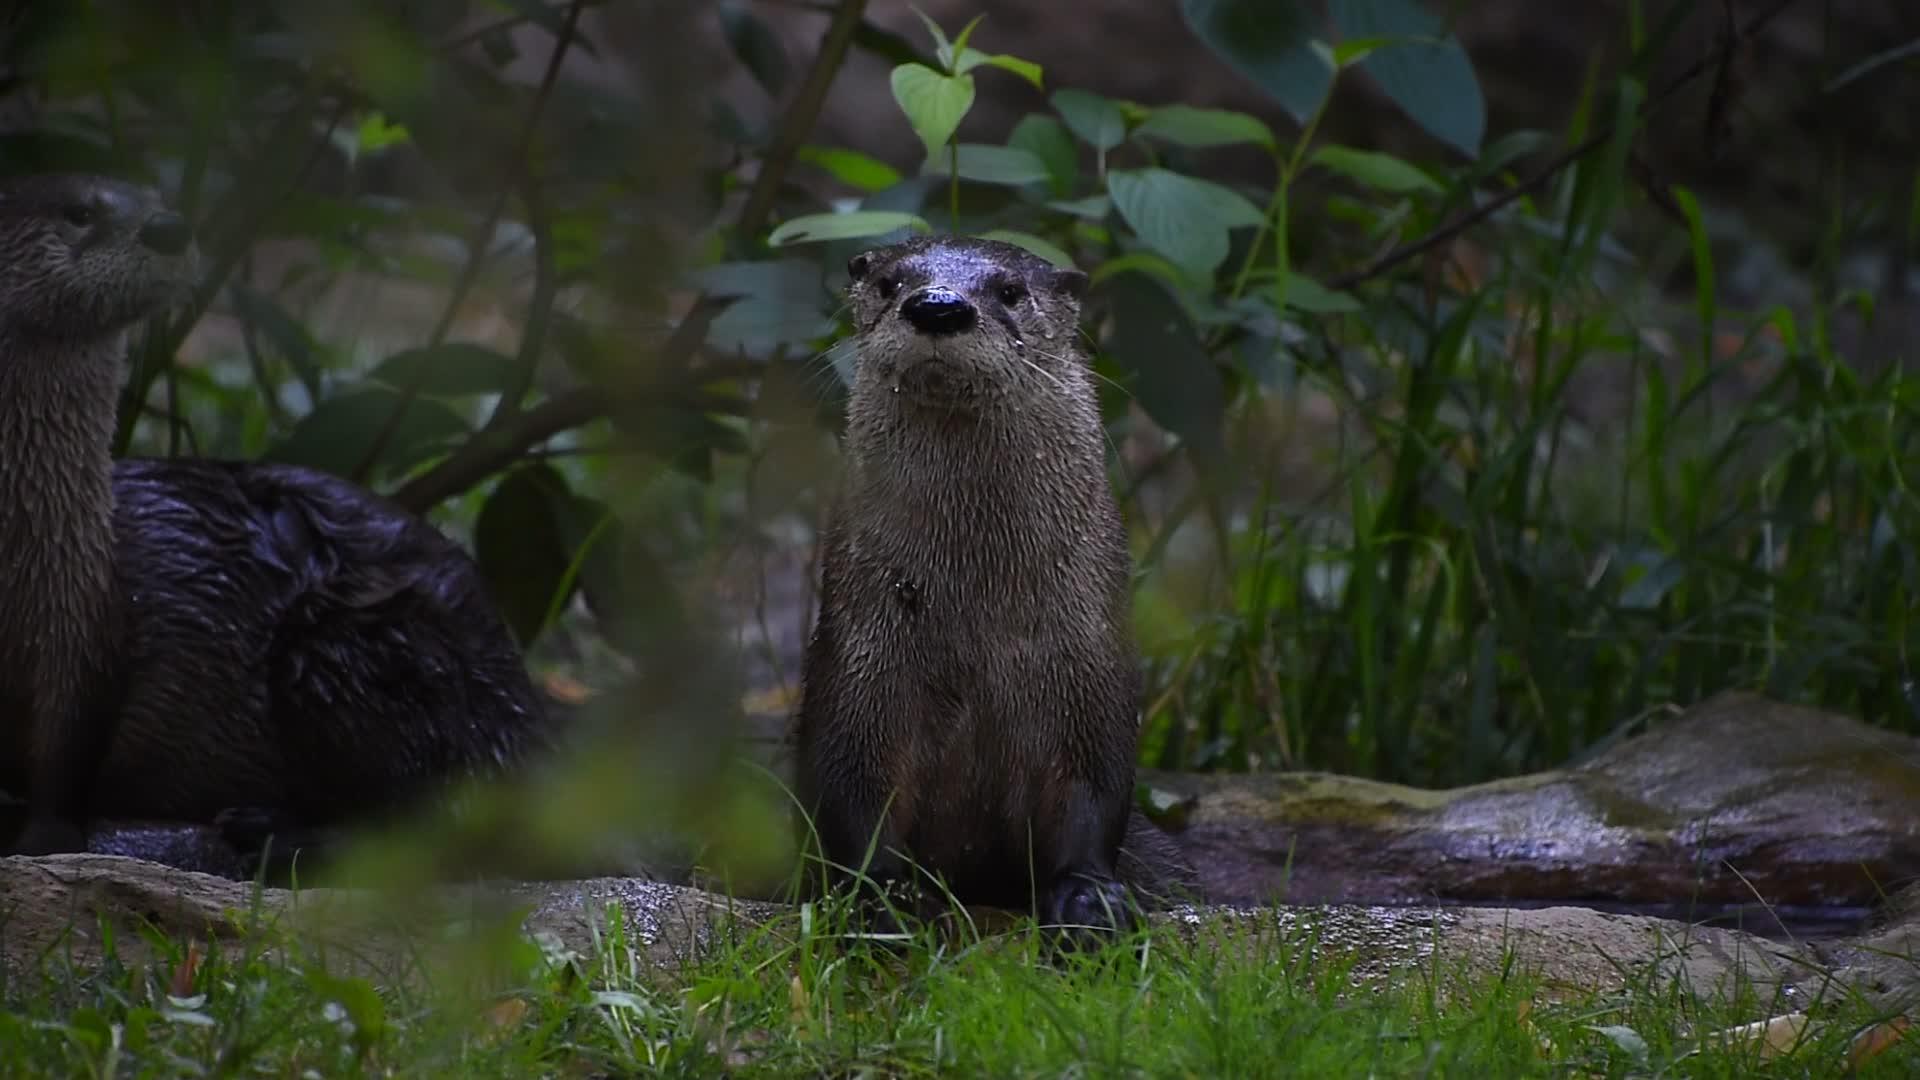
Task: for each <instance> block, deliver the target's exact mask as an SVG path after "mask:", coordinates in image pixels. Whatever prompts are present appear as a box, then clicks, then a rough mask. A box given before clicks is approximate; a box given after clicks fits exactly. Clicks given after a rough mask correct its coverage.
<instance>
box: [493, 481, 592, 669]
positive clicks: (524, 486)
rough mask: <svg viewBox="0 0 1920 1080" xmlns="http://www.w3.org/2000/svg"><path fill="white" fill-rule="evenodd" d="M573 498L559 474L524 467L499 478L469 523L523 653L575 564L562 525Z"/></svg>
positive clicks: (498, 602)
mask: <svg viewBox="0 0 1920 1080" xmlns="http://www.w3.org/2000/svg"><path fill="white" fill-rule="evenodd" d="M571 497H572V492H571V491H570V490H569V489H568V487H567V480H566V477H565V476H562V475H561V474H560V471H559V470H558V469H555V468H554V467H553V466H551V465H548V464H545V463H533V464H526V465H522V466H520V467H519V468H516V469H514V470H513V471H512V472H510V473H508V474H507V475H505V476H503V477H501V478H500V482H499V483H498V484H496V485H495V486H494V489H493V491H492V492H491V493H490V494H489V495H488V496H487V501H486V502H485V504H483V505H482V506H481V507H480V514H479V516H478V517H477V518H476V519H475V520H474V523H473V554H474V561H475V562H477V563H478V564H479V566H480V576H481V578H482V579H483V580H484V581H485V582H486V583H487V591H488V592H489V593H490V594H491V595H492V596H493V600H494V603H495V604H496V605H498V606H499V608H500V614H501V617H502V618H504V619H506V621H507V626H508V627H509V628H510V629H511V630H512V631H513V636H514V639H515V640H516V641H518V642H519V643H520V646H521V647H522V648H525V647H527V646H528V645H531V644H532V643H533V641H534V639H535V638H536V637H538V636H539V634H540V631H541V630H542V629H544V628H545V627H546V622H547V614H548V612H550V611H552V610H553V605H554V600H555V599H556V597H557V596H558V594H559V592H560V589H561V584H562V582H563V580H564V579H565V578H566V576H567V570H568V568H569V567H570V566H572V564H573V555H574V547H573V545H572V544H569V543H568V539H569V538H568V536H567V535H566V531H565V529H564V527H563V524H562V511H563V509H564V504H565V503H566V502H567V500H569V499H570V498H571ZM573 584H575V585H576V586H577V582H576V583H573ZM573 591H574V590H573V588H569V589H568V590H567V592H568V593H569V594H571V593H572V592H573Z"/></svg>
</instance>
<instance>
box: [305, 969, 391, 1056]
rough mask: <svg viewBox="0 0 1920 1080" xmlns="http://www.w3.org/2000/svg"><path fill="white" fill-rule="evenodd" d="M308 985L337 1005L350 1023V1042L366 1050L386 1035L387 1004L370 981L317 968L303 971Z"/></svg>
mask: <svg viewBox="0 0 1920 1080" xmlns="http://www.w3.org/2000/svg"><path fill="white" fill-rule="evenodd" d="M305 976H306V981H307V985H309V986H311V987H312V988H313V990H314V992H315V993H316V994H318V995H319V996H321V997H322V998H325V999H326V1000H328V1001H331V1002H333V1003H335V1004H337V1005H339V1006H340V1008H341V1009H342V1010H343V1011H344V1012H345V1013H346V1014H347V1019H348V1020H349V1021H351V1022H352V1023H353V1045H354V1048H355V1049H356V1050H357V1051H359V1052H360V1053H363V1054H364V1053H366V1052H367V1050H369V1049H371V1048H372V1047H373V1046H374V1045H375V1044H377V1043H378V1042H380V1040H382V1039H384V1038H386V1032H387V1006H386V1002H384V1001H382V1000H381V998H380V992H379V991H378V990H376V989H374V986H373V983H371V982H369V981H368V980H366V979H362V978H358V977H353V976H345V977H343V976H339V975H330V974H328V973H326V972H324V971H320V970H318V969H313V968H309V969H307V971H306V972H305Z"/></svg>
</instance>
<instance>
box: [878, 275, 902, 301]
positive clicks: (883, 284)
mask: <svg viewBox="0 0 1920 1080" xmlns="http://www.w3.org/2000/svg"><path fill="white" fill-rule="evenodd" d="M878 288H879V290H880V299H882V300H891V299H893V294H894V293H897V292H899V291H900V281H899V279H897V278H895V277H893V276H892V275H891V274H889V275H888V276H886V277H883V278H881V279H880V284H879V286H878Z"/></svg>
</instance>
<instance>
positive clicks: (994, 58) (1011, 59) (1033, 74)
mask: <svg viewBox="0 0 1920 1080" xmlns="http://www.w3.org/2000/svg"><path fill="white" fill-rule="evenodd" d="M983 64H984V65H986V66H988V67H997V68H999V69H1001V70H1002V71H1011V72H1013V73H1014V74H1015V75H1018V76H1020V77H1021V78H1023V79H1025V80H1027V81H1028V82H1030V83H1032V84H1033V88H1034V89H1035V90H1044V89H1046V87H1045V86H1043V85H1042V84H1041V82H1040V65H1039V64H1036V63H1034V62H1033V61H1031V60H1022V59H1020V58H1019V57H1017V56H1009V55H1007V54H1006V53H994V54H992V55H988V54H986V53H983V52H981V51H980V50H979V49H962V50H961V51H960V59H959V60H958V61H956V62H955V63H954V65H953V69H954V72H955V73H956V74H960V75H964V74H966V73H967V72H969V71H972V70H973V69H974V68H977V67H980V66H981V65H983Z"/></svg>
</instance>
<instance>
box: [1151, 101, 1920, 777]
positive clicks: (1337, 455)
mask: <svg viewBox="0 0 1920 1080" xmlns="http://www.w3.org/2000/svg"><path fill="white" fill-rule="evenodd" d="M1578 136H1579V131H1578V130H1577V129H1576V131H1575V132H1574V133H1573V134H1572V135H1570V136H1569V141H1572V140H1573V139H1575V138H1577V137H1578ZM1622 168H1623V165H1622V164H1621V162H1620V160H1619V159H1617V158H1616V157H1615V156H1614V155H1612V154H1610V153H1606V152H1602V153H1601V154H1599V155H1596V157H1595V158H1594V159H1593V160H1590V161H1588V162H1585V163H1583V164H1582V165H1581V166H1580V167H1579V168H1577V169H1576V170H1574V171H1573V172H1572V173H1571V174H1570V175H1568V176H1566V177H1563V178H1562V180H1561V182H1560V184H1559V185H1558V186H1557V187H1555V188H1553V189H1552V190H1550V191H1549V192H1548V193H1547V194H1546V195H1544V196H1543V197H1541V198H1540V199H1539V200H1538V201H1531V200H1523V201H1522V202H1521V203H1520V204H1518V206H1517V207H1516V208H1515V209H1514V210H1513V211H1512V212H1511V213H1509V214H1507V215H1505V216H1504V218H1502V219H1501V221H1500V224H1499V226H1498V228H1496V229H1494V230H1493V231H1492V232H1491V234H1490V235H1488V236H1485V237H1482V238H1480V239H1482V240H1484V242H1485V246H1484V247H1481V248H1479V249H1477V254H1479V256H1480V257H1481V258H1482V260H1483V262H1484V268H1483V269H1482V270H1480V271H1479V272H1478V273H1477V274H1463V273H1461V272H1460V271H1459V270H1458V269H1457V268H1452V269H1450V270H1449V272H1448V274H1447V275H1446V276H1445V277H1444V278H1443V279H1442V280H1444V282H1445V283H1446V285H1447V286H1448V287H1442V288H1437V289H1436V288H1435V287H1434V279H1433V277H1432V276H1430V277H1429V279H1428V280H1427V281H1424V282H1412V283H1402V284H1393V285H1372V286H1367V287H1366V289H1367V291H1366V293H1365V301H1366V305H1367V306H1366V310H1365V311H1364V312H1362V313H1359V314H1356V315H1352V316H1346V317H1341V318H1339V319H1337V320H1333V319H1329V320H1326V321H1325V323H1324V325H1323V326H1321V327H1319V328H1318V331H1317V332H1318V334H1319V336H1318V337H1317V339H1315V340H1309V341H1308V342H1307V343H1305V344H1304V345H1303V346H1301V347H1300V348H1299V349H1298V350H1296V353H1297V356H1296V359H1297V362H1298V371H1299V380H1298V383H1297V385H1296V389H1295V390H1294V391H1292V392H1293V393H1295V394H1305V395H1309V396H1312V395H1318V396H1319V397H1320V398H1322V399H1324V400H1325V401H1327V402H1330V403H1331V405H1332V406H1334V407H1335V408H1337V409H1338V410H1339V411H1340V413H1341V414H1342V419H1341V420H1340V421H1339V423H1338V424H1337V426H1336V428H1335V429H1334V430H1333V431H1332V432H1331V433H1330V434H1329V435H1328V436H1327V437H1326V438H1325V439H1324V440H1323V441H1324V442H1325V443H1326V444H1327V446H1328V449H1327V453H1326V455H1325V457H1324V459H1323V465H1322V467H1323V476H1324V478H1325V479H1326V481H1327V482H1326V483H1325V484H1324V486H1323V487H1321V488H1320V489H1319V490H1318V491H1317V492H1313V493H1310V495H1309V496H1308V497H1299V498H1282V497H1280V496H1279V495H1278V494H1277V493H1276V492H1275V490H1274V488H1273V486H1272V485H1271V484H1270V483H1268V482H1267V481H1266V480H1264V479H1262V480H1255V481H1252V482H1249V483H1247V484H1245V485H1244V488H1243V490H1244V492H1245V498H1244V499H1243V502H1242V505H1241V510H1242V513H1241V514H1240V515H1239V519H1240V520H1241V521H1243V522H1244V524H1243V525H1242V526H1241V527H1238V528H1236V529H1235V530H1234V532H1233V535H1232V536H1231V537H1230V539H1229V543H1227V544H1226V545H1224V548H1225V550H1226V551H1228V552H1229V553H1230V556H1229V562H1228V565H1227V566H1226V574H1225V575H1224V583H1219V584H1216V585H1215V586H1214V588H1213V589H1212V591H1206V592H1204V595H1200V596H1191V595H1189V596H1180V595H1178V594H1179V593H1180V592H1181V590H1182V589H1186V588H1188V587H1189V583H1188V582H1187V578H1185V577H1183V576H1182V575H1181V573H1180V572H1179V570H1178V568H1177V567H1176V566H1174V565H1173V564H1174V563H1175V562H1176V561H1177V560H1175V559H1174V558H1173V556H1172V555H1170V554H1168V553H1169V552H1171V551H1174V550H1175V547H1174V546H1169V545H1164V544H1162V545H1155V546H1153V547H1150V548H1146V549H1143V550H1144V552H1145V559H1146V562H1147V568H1146V573H1145V575H1144V578H1145V584H1144V585H1143V589H1142V609H1143V612H1144V614H1143V615H1142V617H1141V625H1142V632H1143V637H1144V638H1145V640H1146V641H1147V643H1148V646H1147V651H1148V656H1149V664H1150V673H1151V674H1150V679H1149V683H1150V694H1149V703H1150V713H1149V723H1148V729H1147V735H1146V740H1145V747H1146V749H1145V757H1144V759H1143V760H1144V761H1145V762H1146V763H1147V764H1151V765H1157V766H1162V767H1183V768H1199V767H1204V768H1228V769H1233V768H1249V767H1273V766H1275V765H1288V766H1294V767H1302V766H1310V767H1314V768H1325V769H1332V770H1338V771H1345V772H1354V773H1360V774H1365V775H1374V776H1380V777H1384V778H1389V779H1395V780H1402V781H1410V782H1418V783H1425V784H1456V783H1466V782H1473V781H1478V780H1484V779H1488V778H1491V777H1495V776H1499V775H1505V774H1509V773H1512V772H1515V771H1519V770H1524V769H1532V768H1541V767H1550V766H1556V765H1560V764H1564V763H1566V762H1568V761H1570V760H1573V759H1575V758H1577V757H1578V756H1580V755H1582V754H1583V753H1588V752H1592V751H1593V750H1595V749H1596V748H1598V747H1601V746H1604V745H1606V744H1608V743H1609V742H1611V741H1612V740H1615V739H1618V738H1620V737H1622V736H1624V735H1626V734H1629V733H1630V732H1632V731H1633V730H1636V728H1637V727H1638V726H1639V725H1641V724H1642V723H1643V722H1645V721H1646V720H1647V719H1648V718H1649V717H1652V716H1655V715H1657V714H1660V713H1662V712H1663V711H1667V710H1670V709H1672V708H1675V707H1684V706H1686V705H1688V704H1691V703H1693V702H1696V701H1698V700H1700V699H1701V698H1703V697H1706V696H1708V695H1711V694H1713V693H1715V692H1716V691H1719V690H1723V689H1728V688H1749V689H1755V690H1760V691H1764V692H1766V693H1768V694H1770V695H1773V696H1775V697H1778V698H1782V699H1786V700H1791V701H1801V702H1807V703H1811V704H1816V705H1821V706H1826V707H1829V708H1833V709H1837V710H1840V711H1843V712H1847V713H1852V714H1855V715H1859V716H1861V717H1864V718H1865V719H1867V720H1868V721H1870V722H1873V723H1877V724H1883V725H1889V726H1893V727H1895V728H1899V729H1902V730H1910V731H1920V691H1917V690H1916V688H1915V684H1914V681H1913V680H1914V662H1913V655H1912V649H1913V636H1914V632H1915V627H1916V619H1915V612H1916V603H1917V602H1920V553H1917V552H1916V548H1915V538H1916V537H1920V506H1917V505H1916V501H1915V498H1914V493H1913V490H1912V487H1911V483H1912V471H1913V468H1914V465H1915V463H1920V445H1916V443H1917V440H1920V436H1917V435H1916V432H1920V425H1916V423H1915V421H1916V418H1917V416H1916V414H1917V413H1920V391H1917V389H1916V386H1915V383H1914V381H1913V380H1912V378H1911V377H1910V376H1909V375H1908V374H1907V372H1906V370H1905V368H1904V366H1903V364H1901V363H1900V362H1898V360H1899V358H1898V357H1883V356H1842V355H1840V354H1839V352H1838V351H1837V350H1836V348H1835V345H1834V336H1835V335H1834V333H1833V330H1832V327H1833V322H1834V319H1835V312H1836V310H1837V309H1838V308H1839V307H1840V305H1841V304H1842V303H1844V302H1849V301H1850V300H1851V299H1852V298H1847V297H1838V296H1835V295H1831V294H1830V295H1827V296H1824V297H1822V298H1821V299H1819V300H1818V301H1816V303H1815V304H1814V305H1812V307H1811V309H1810V310H1806V311H1802V312H1798V313H1796V312H1795V311H1792V310H1789V309H1787V308H1784V307H1777V308H1772V309H1769V310H1762V311H1739V310H1730V309H1727V308H1724V307H1722V306H1721V304H1720V302H1719V296H1718V293H1717V290H1716V285H1715V276H1716V267H1715V259H1714V252H1713V248H1712V245H1711V244H1710V243H1709V242H1708V236H1707V233H1706V228H1705V226H1704V224H1703V223H1702V218H1701V214H1700V211H1699V208H1698V205H1697V204H1696V202H1695V200H1694V199H1693V198H1692V197H1691V195H1689V194H1688V193H1687V192H1686V191H1684V190H1676V191H1675V192H1674V193H1673V194H1674V198H1675V202H1676V203H1677V205H1678V206H1679V208H1680V211H1681V213H1682V214H1683V216H1684V218H1685V229H1684V230H1678V229H1676V230H1675V232H1676V233H1677V235H1679V236H1680V237H1681V238H1682V242H1683V244H1682V246H1683V251H1682V260H1683V265H1682V269H1683V270H1685V271H1686V272H1687V276H1689V277H1690V278H1691V292H1692V294H1693V297H1692V299H1691V300H1685V299H1683V300H1682V301H1680V302H1678V303H1674V302H1670V301H1667V300H1663V299H1662V298H1661V296H1660V295H1659V292H1658V290H1657V289H1656V288H1654V287H1653V286H1652V285H1651V283H1650V279H1651V278H1652V277H1653V274H1654V268H1653V265H1652V262H1651V261H1650V260H1646V259H1638V258H1635V257H1633V256H1630V255H1628V254H1626V253H1625V252H1623V251H1621V250H1620V249H1618V248H1617V247H1615V246H1613V245H1612V244H1611V241H1609V240H1608V234H1609V229H1610V228H1612V226H1613V225H1614V223H1615V221H1616V219H1618V217H1619V215H1620V206H1621V205H1622V200H1623V199H1624V198H1625V194H1624V188H1623V180H1622V174H1621V170H1622ZM1295 214H1296V216H1297V215H1298V214H1299V211H1297V210H1296V211H1295ZM1457 247H1458V246H1457ZM1815 274H1816V276H1817V274H1818V268H1815ZM1668 328H1673V329H1671V330H1670V329H1668ZM1608 393H1610V394H1612V395H1613V398H1612V401H1613V403H1612V404H1608V399H1607V398H1606V397H1605V394H1608ZM1622 394H1624V401H1622V400H1620V395H1622ZM1238 409H1239V410H1240V416H1239V419H1240V420H1241V421H1242V423H1243V424H1245V425H1248V426H1250V427H1252V428H1255V429H1257V428H1259V427H1260V425H1262V424H1270V423H1271V422H1272V419H1273V417H1274V416H1275V414H1276V409H1275V405H1274V403H1273V402H1272V401H1270V400H1267V399H1265V398H1263V397H1262V396H1260V395H1250V396H1248V397H1247V398H1245V399H1243V400H1242V401H1241V402H1240V403H1239V405H1238ZM1241 464H1242V466H1243V467H1244V468H1250V469H1253V470H1255V474H1256V475H1258V471H1259V469H1260V463H1259V461H1258V460H1257V458H1251V457H1250V458H1247V459H1243V460H1242V462H1241ZM1130 511H1131V513H1132V516H1133V517H1134V518H1135V520H1136V521H1140V522H1143V523H1144V525H1143V529H1144V530H1145V531H1152V530H1155V529H1164V528H1168V527H1169V525H1168V522H1167V520H1166V519H1165V517H1164V516H1160V515H1156V514H1155V513H1154V512H1153V511H1152V510H1151V508H1149V507H1146V506H1144V505H1142V504H1140V503H1138V502H1136V503H1135V505H1133V506H1131V507H1130ZM1183 608H1184V609H1185V610H1186V611H1187V612H1188V617H1187V618H1185V619H1183V620H1178V621H1176V622H1175V623H1174V624H1172V626H1169V625H1168V624H1167V623H1166V622H1165V621H1164V620H1163V617H1164V615H1165V614H1166V613H1167V612H1168V611H1173V610H1179V609H1183Z"/></svg>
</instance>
